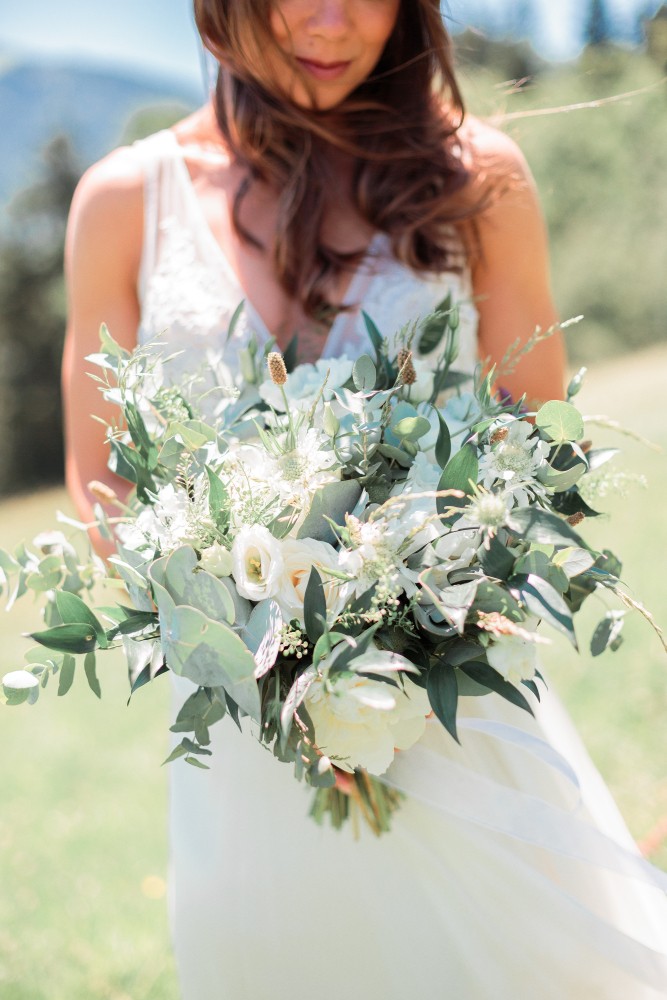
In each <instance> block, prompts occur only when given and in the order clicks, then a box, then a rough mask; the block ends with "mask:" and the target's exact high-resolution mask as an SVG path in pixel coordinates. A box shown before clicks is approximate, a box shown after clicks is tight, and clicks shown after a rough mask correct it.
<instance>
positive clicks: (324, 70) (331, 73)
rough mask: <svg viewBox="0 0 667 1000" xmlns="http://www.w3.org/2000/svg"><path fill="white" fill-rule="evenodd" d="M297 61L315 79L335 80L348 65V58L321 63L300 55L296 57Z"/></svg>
mask: <svg viewBox="0 0 667 1000" xmlns="http://www.w3.org/2000/svg"><path fill="white" fill-rule="evenodd" d="M297 62H298V63H299V65H300V66H303V68H304V69H305V70H306V72H307V73H310V75H311V76H313V77H315V79H316V80H337V79H338V77H339V76H342V75H343V73H345V71H346V69H347V67H348V66H349V65H350V61H349V60H348V61H347V62H332V63H322V62H317V61H313V60H311V59H302V58H300V57H298V58H297Z"/></svg>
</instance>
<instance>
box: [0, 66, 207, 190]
mask: <svg viewBox="0 0 667 1000" xmlns="http://www.w3.org/2000/svg"><path fill="white" fill-rule="evenodd" d="M201 101H202V92H201V91H199V92H198V88H197V87H188V85H187V84H186V83H182V82H176V83H174V82H171V81H165V80H164V79H153V78H150V77H146V78H143V77H139V76H132V75H130V74H127V75H125V74H123V73H122V72H119V71H112V70H108V71H103V70H100V71H98V70H94V69H91V68H88V67H81V66H76V65H61V64H49V63H37V62H35V63H30V62H17V61H8V60H4V61H3V60H1V59H0V205H1V204H2V203H3V202H6V201H8V200H9V199H10V197H11V196H12V195H13V194H14V193H15V192H16V191H17V190H18V189H19V188H22V187H25V185H26V184H29V183H30V182H31V181H32V180H34V178H35V176H36V174H37V170H38V164H39V152H40V150H41V149H42V148H43V147H44V145H45V144H46V143H47V142H48V141H49V139H51V138H52V137H53V136H54V135H55V134H57V133H63V132H64V133H67V134H68V135H69V136H70V137H71V139H72V143H73V145H74V148H75V149H76V151H77V153H78V155H79V157H80V160H81V164H82V166H84V167H85V166H88V165H89V164H90V163H92V162H93V161H94V160H97V159H99V158H100V157H101V156H103V155H104V153H105V152H107V151H108V150H109V149H111V148H112V147H113V146H114V145H116V144H117V143H118V142H119V140H120V138H121V136H122V134H123V131H124V127H125V125H126V124H127V122H128V119H129V118H130V117H131V116H132V115H133V114H135V113H136V112H137V111H138V110H139V109H141V108H142V107H145V106H146V105H169V106H171V107H173V106H174V105H180V106H182V107H183V113H186V112H187V110H188V109H190V108H193V107H195V106H196V105H197V104H199V103H201Z"/></svg>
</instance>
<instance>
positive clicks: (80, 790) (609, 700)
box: [0, 350, 667, 1000]
mask: <svg viewBox="0 0 667 1000" xmlns="http://www.w3.org/2000/svg"><path fill="white" fill-rule="evenodd" d="M666 370H667V351H665V350H655V351H653V352H651V353H649V354H645V355H640V356H636V357H634V358H624V359H621V360H619V361H618V362H615V363H614V364H612V365H607V366H604V367H600V369H599V370H598V371H597V372H594V373H593V374H592V376H591V379H590V384H589V385H588V386H587V388H586V390H585V392H584V393H583V394H582V397H581V401H582V408H583V409H584V411H585V412H588V413H592V412H595V413H601V412H606V413H609V414H610V415H611V416H613V417H615V418H616V419H621V420H622V421H623V422H625V423H626V424H628V425H630V426H631V427H633V428H634V429H636V430H637V431H640V432H642V433H644V434H646V435H648V436H650V437H652V438H653V439H654V440H656V441H657V442H658V443H659V444H662V445H663V447H667V422H666V420H665V407H664V373H665V371H666ZM591 434H594V436H595V439H596V442H597V443H600V444H602V443H607V442H609V443H611V442H612V441H618V438H617V436H616V435H613V434H612V433H610V432H608V431H603V430H600V429H597V430H594V429H593V428H591ZM623 465H624V467H625V468H627V469H628V470H641V471H644V472H645V473H646V475H647V477H648V479H649V482H650V490H649V491H647V492H644V491H641V490H636V491H634V492H632V493H631V494H630V495H629V496H628V497H627V498H623V497H618V496H617V497H613V498H611V499H610V500H609V501H608V502H607V507H608V509H609V510H610V511H611V513H612V514H613V521H612V522H611V523H610V522H609V521H608V520H606V519H605V521H604V523H595V524H590V525H587V526H586V534H587V535H588V537H589V538H590V539H591V541H592V542H593V543H597V542H598V541H599V540H601V539H602V540H604V541H605V543H606V544H608V545H611V546H613V548H614V549H615V550H616V551H617V553H618V554H619V555H620V556H621V558H623V559H624V562H625V565H626V572H625V578H626V580H627V583H628V585H629V586H630V587H631V588H632V591H633V593H634V595H635V596H636V597H637V598H639V599H641V600H643V601H644V602H645V603H646V604H647V605H648V606H649V607H650V608H651V609H652V610H653V611H654V612H655V614H656V617H657V618H658V620H659V621H661V622H662V624H663V625H667V607H666V604H667V601H666V596H667V585H666V583H665V571H664V569H663V563H664V555H665V552H667V522H666V515H665V506H664V498H665V496H667V460H666V458H665V455H664V454H656V453H654V452H651V451H647V450H646V449H644V448H642V447H641V446H639V445H637V444H636V443H634V442H630V443H629V444H628V446H627V453H626V456H625V458H624V460H623ZM66 504H67V501H66V499H65V496H64V494H63V492H62V491H48V492H45V493H43V494H39V495H34V496H30V497H21V498H18V499H16V500H12V501H10V502H6V503H5V504H3V505H2V507H0V545H2V546H5V547H8V546H11V545H13V544H15V543H16V542H18V541H19V540H21V539H23V538H32V536H33V535H34V534H35V533H36V532H37V530H43V529H45V528H47V527H51V526H54V516H53V515H54V511H55V510H56V509H57V508H59V507H60V508H62V507H64V506H65V505H66ZM595 611H596V613H595V614H588V615H587V617H586V623H585V624H584V626H583V627H582V628H581V630H580V632H581V639H582V646H584V647H585V642H584V640H585V639H586V637H587V635H588V634H589V633H590V630H591V629H592V627H593V625H594V623H595V621H596V619H597V617H601V613H602V611H603V609H602V608H601V607H598V608H597V609H595ZM37 624H38V623H37V620H36V618H35V615H34V608H33V606H32V605H31V604H30V603H29V602H28V603H26V604H25V605H22V604H19V605H18V606H17V607H16V608H15V609H14V611H13V612H12V613H11V615H8V616H4V617H3V618H2V619H0V644H1V645H0V648H1V650H2V657H1V659H0V672H5V671H7V670H11V669H14V668H18V667H19V666H20V665H21V661H22V652H23V649H25V648H26V647H27V643H26V640H24V639H21V638H20V633H21V632H23V631H25V630H27V629H29V628H34V627H35V626H36V625H37ZM547 659H548V664H549V670H550V674H551V676H552V678H553V683H554V686H555V687H556V689H557V690H558V691H559V692H560V693H561V695H562V696H563V698H564V699H565V702H566V704H567V706H568V708H569V709H570V711H571V712H572V714H573V716H574V718H575V721H576V723H577V725H578V726H579V728H580V730H581V732H582V734H583V736H584V739H585V741H586V743H587V744H588V746H589V748H590V750H591V753H592V755H593V757H594V759H595V761H596V763H597V764H598V766H599V767H600V769H601V770H602V773H603V775H604V777H605V778H606V779H607V781H608V782H609V784H610V786H611V788H612V791H613V792H614V794H615V796H616V797H617V799H618V801H619V803H620V805H621V807H622V809H623V811H624V813H625V815H626V817H627V819H628V822H629V824H630V827H631V829H632V832H633V833H634V834H635V836H636V837H638V838H644V837H646V836H647V835H648V834H649V833H650V832H651V831H652V830H654V829H655V828H656V827H657V826H658V824H659V823H660V821H661V820H662V818H663V817H666V816H667V778H666V767H665V765H666V763H667V755H666V753H665V744H664V732H665V712H666V702H667V697H666V696H667V658H666V657H665V655H664V653H663V652H662V650H661V647H660V644H659V642H658V641H657V639H656V638H655V636H654V635H653V633H652V632H651V630H650V628H649V627H648V626H647V625H646V624H645V623H644V622H643V621H642V620H640V619H639V618H637V617H635V618H634V619H633V620H631V621H630V622H629V623H628V637H627V641H626V644H625V646H623V648H622V649H621V650H620V651H619V652H618V653H617V654H614V655H607V656H604V657H602V658H600V659H596V660H593V659H592V658H591V657H590V656H588V655H586V652H585V648H584V655H582V656H581V657H577V656H576V655H575V654H574V653H573V652H572V651H571V650H570V649H569V648H568V647H567V646H566V645H562V646H561V645H560V644H558V645H556V646H554V647H552V648H551V649H550V650H549V651H548V654H547ZM100 674H101V681H102V686H103V690H104V699H103V700H102V701H101V702H100V701H98V700H97V699H96V698H95V697H94V696H93V695H92V693H91V692H90V691H89V690H88V688H87V686H86V684H85V682H84V681H83V680H82V678H80V677H79V678H77V681H76V682H75V689H74V690H73V691H72V692H71V693H70V695H68V697H67V698H65V699H63V700H62V701H59V700H58V699H57V698H56V692H55V690H47V691H46V692H45V693H44V694H43V695H42V697H41V698H40V700H39V702H38V704H37V705H35V706H33V707H27V706H24V707H21V708H17V709H9V708H2V707H0V751H1V752H0V788H1V789H2V807H1V809H0V884H1V885H2V893H1V894H0V996H1V997H3V998H6V1000H175V998H176V997H177V988H176V982H175V975H174V968H173V961H172V957H171V954H170V945H169V937H168V928H167V915H166V895H165V892H166V888H165V883H166V877H167V845H166V779H167V774H166V770H165V769H161V768H160V763H161V761H162V760H163V758H164V756H165V755H166V745H167V737H166V723H167V711H168V706H167V701H168V690H167V684H166V683H165V682H164V678H163V679H161V680H160V681H158V682H156V684H155V685H154V686H153V687H152V688H151V689H149V690H144V691H141V692H139V693H138V695H137V696H136V697H135V699H134V700H133V702H132V704H131V705H130V706H129V708H126V707H125V702H126V697H127V690H126V680H125V674H124V668H123V665H122V664H121V663H120V662H116V663H115V664H111V663H107V665H106V666H103V667H102V669H101V671H100ZM654 860H655V861H656V862H658V863H660V864H662V865H663V866H665V867H667V851H665V848H664V847H662V848H660V849H658V851H657V852H656V853H655V855H654Z"/></svg>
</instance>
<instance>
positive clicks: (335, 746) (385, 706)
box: [305, 649, 431, 774]
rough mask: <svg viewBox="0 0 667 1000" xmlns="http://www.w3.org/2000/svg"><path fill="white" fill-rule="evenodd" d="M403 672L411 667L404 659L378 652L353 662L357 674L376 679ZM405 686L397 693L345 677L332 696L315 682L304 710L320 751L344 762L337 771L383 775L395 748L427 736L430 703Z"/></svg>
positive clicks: (381, 685) (409, 683)
mask: <svg viewBox="0 0 667 1000" xmlns="http://www.w3.org/2000/svg"><path fill="white" fill-rule="evenodd" d="M401 666H404V667H405V666H408V661H407V660H405V659H404V658H403V657H402V656H399V655H397V654H396V653H389V652H386V651H384V650H377V649H376V650H371V651H370V652H368V653H364V655H363V656H360V657H358V658H357V659H356V660H355V661H354V668H355V669H364V670H367V671H369V672H373V673H395V672H396V670H397V669H400V668H401ZM402 681H403V686H401V687H398V688H397V687H394V686H393V685H391V684H387V683H385V682H383V681H379V680H374V679H372V678H370V677H364V676H361V675H358V674H355V675H353V676H350V675H344V676H338V677H334V678H332V679H331V687H332V688H333V690H331V691H328V690H327V689H326V687H325V684H324V681H323V680H322V679H320V678H318V679H317V680H316V681H314V682H313V684H312V685H311V686H310V688H309V689H308V693H307V695H306V697H305V706H306V709H307V711H308V714H309V716H310V718H311V720H312V722H313V725H314V727H315V739H316V742H317V745H318V747H319V749H320V750H322V751H323V752H324V753H326V754H327V756H329V757H333V758H340V759H335V760H334V763H335V764H336V766H337V767H340V768H341V769H342V770H344V771H348V772H350V773H351V772H352V771H354V769H355V768H357V767H363V768H365V769H366V770H367V771H369V772H370V773H371V774H384V772H385V771H386V770H387V768H388V767H389V765H390V764H391V763H392V761H393V759H394V749H395V748H396V749H399V750H407V749H409V748H410V747H411V746H413V745H414V744H415V743H416V742H417V740H419V739H420V738H421V737H422V736H423V734H424V730H425V728H426V716H427V715H428V714H429V713H430V711H431V707H430V704H429V700H428V697H427V695H426V692H425V691H424V690H423V689H422V688H420V687H418V686H417V685H416V684H415V683H414V682H413V681H411V680H410V679H409V678H407V677H405V676H403V677H402ZM399 683H400V681H399Z"/></svg>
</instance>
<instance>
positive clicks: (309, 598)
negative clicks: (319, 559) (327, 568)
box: [303, 566, 327, 643]
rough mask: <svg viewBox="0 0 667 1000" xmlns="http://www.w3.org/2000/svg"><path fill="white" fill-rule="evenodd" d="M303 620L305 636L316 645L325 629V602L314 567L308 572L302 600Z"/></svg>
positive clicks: (320, 580)
mask: <svg viewBox="0 0 667 1000" xmlns="http://www.w3.org/2000/svg"><path fill="white" fill-rule="evenodd" d="M303 620H304V622H305V626H306V635H307V636H308V638H309V639H310V641H311V642H312V643H316V642H317V640H318V639H319V638H320V636H321V635H322V633H323V632H324V629H325V628H326V621H327V602H326V598H325V596H324V587H323V585H322V577H321V576H320V574H319V573H318V572H317V570H316V569H315V567H314V566H313V567H311V570H310V576H309V577H308V585H307V586H306V594H305V597H304V600H303Z"/></svg>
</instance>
